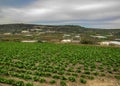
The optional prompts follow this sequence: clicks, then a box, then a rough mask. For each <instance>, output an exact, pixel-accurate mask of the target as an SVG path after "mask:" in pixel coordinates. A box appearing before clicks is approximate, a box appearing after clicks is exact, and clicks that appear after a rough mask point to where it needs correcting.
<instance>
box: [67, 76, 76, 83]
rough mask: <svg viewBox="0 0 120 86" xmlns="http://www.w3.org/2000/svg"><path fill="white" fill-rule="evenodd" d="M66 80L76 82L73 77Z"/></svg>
mask: <svg viewBox="0 0 120 86" xmlns="http://www.w3.org/2000/svg"><path fill="white" fill-rule="evenodd" d="M68 80H69V81H71V82H75V81H76V79H75V77H68Z"/></svg>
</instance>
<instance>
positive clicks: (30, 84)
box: [25, 83, 33, 86]
mask: <svg viewBox="0 0 120 86" xmlns="http://www.w3.org/2000/svg"><path fill="white" fill-rule="evenodd" d="M25 86H33V84H32V83H26V85H25Z"/></svg>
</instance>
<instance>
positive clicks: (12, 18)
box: [0, 0, 120, 29]
mask: <svg viewBox="0 0 120 86" xmlns="http://www.w3.org/2000/svg"><path fill="white" fill-rule="evenodd" d="M5 1H6V2H9V1H10V0H5ZM5 1H4V0H3V1H0V3H3V4H0V24H7V23H35V24H57V25H60V24H75V25H83V26H86V27H93V28H119V29H120V9H119V8H120V0H27V1H25V0H21V2H20V0H11V1H12V2H14V3H15V2H16V4H12V2H11V4H8V3H7V4H6V3H5ZM18 1H19V2H18ZM22 3H23V4H22Z"/></svg>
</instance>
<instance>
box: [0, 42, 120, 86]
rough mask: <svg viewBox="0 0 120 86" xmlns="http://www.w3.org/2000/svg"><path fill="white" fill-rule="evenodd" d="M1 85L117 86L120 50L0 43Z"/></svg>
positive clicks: (69, 45) (115, 48) (44, 44)
mask: <svg viewBox="0 0 120 86" xmlns="http://www.w3.org/2000/svg"><path fill="white" fill-rule="evenodd" d="M0 86H120V48H117V47H100V46H88V45H87V46H84V45H71V44H52V43H17V42H0Z"/></svg>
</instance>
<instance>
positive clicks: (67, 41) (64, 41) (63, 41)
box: [61, 39, 72, 43]
mask: <svg viewBox="0 0 120 86" xmlns="http://www.w3.org/2000/svg"><path fill="white" fill-rule="evenodd" d="M61 42H62V43H70V42H72V40H70V39H63V40H62V41H61Z"/></svg>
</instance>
